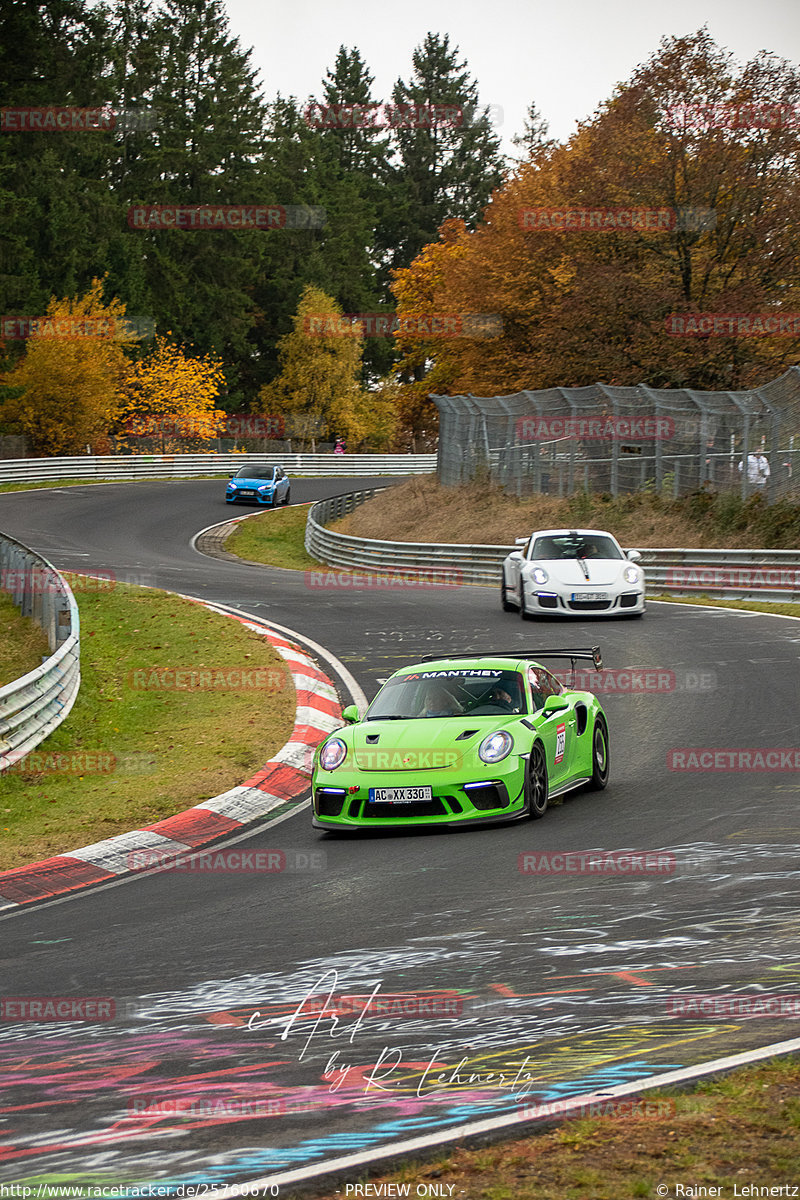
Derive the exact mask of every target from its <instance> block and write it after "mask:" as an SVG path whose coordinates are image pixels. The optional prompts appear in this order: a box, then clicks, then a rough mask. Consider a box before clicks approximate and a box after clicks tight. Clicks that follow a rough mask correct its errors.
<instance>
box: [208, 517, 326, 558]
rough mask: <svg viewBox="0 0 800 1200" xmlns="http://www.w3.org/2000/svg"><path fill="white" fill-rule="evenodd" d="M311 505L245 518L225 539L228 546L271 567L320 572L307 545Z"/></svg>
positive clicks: (230, 549) (229, 551) (231, 550)
mask: <svg viewBox="0 0 800 1200" xmlns="http://www.w3.org/2000/svg"><path fill="white" fill-rule="evenodd" d="M231 507H233V506H231ZM308 508H309V506H308V505H307V504H302V505H296V506H294V507H289V508H276V509H274V510H272V509H271V510H270V511H269V512H264V513H259V515H258V516H257V517H251V518H250V519H249V520H247V521H242V522H241V523H240V524H239V525H237V527H236V529H235V530H234V532H233V533H232V534H231V536H230V537H229V538H228V539H227V541H226V542H225V549H226V550H227V551H228V553H229V554H236V555H238V557H239V558H247V559H249V560H250V561H251V562H257V563H263V564H264V565H265V566H267V567H287V568H290V569H292V570H295V571H309V570H315V571H318V570H319V563H318V562H317V560H316V559H315V558H312V557H311V556H310V555H309V554H307V553H306V548H305V545H304V539H305V532H306V519H307V518H308Z"/></svg>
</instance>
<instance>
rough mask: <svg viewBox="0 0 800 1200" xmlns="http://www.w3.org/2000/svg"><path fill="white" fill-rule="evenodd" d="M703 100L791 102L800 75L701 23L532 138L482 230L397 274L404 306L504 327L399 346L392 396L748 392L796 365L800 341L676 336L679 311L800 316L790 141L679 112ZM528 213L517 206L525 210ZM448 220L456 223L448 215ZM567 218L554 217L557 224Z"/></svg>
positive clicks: (793, 141) (797, 200)
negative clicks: (603, 390)
mask: <svg viewBox="0 0 800 1200" xmlns="http://www.w3.org/2000/svg"><path fill="white" fill-rule="evenodd" d="M700 101H703V102H709V101H710V102H712V103H714V104H716V105H724V106H725V107H724V108H718V109H717V110H716V112H717V113H731V112H736V111H739V110H740V109H741V111H742V112H744V111H745V108H744V107H743V106H746V105H748V104H756V106H761V108H762V110H763V109H764V107H765V106H768V105H770V104H772V105H776V106H777V105H781V104H782V105H783V106H784V108H785V109H789V110H791V111H794V112H796V111H797V105H798V102H800V72H799V71H798V70H797V69H796V68H794V67H792V66H791V65H790V64H788V63H785V62H782V61H781V60H778V59H775V58H774V57H772V56H770V55H766V54H761V55H759V56H758V57H757V58H756V59H754V60H753V61H752V62H750V63H748V64H746V65H745V66H744V67H743V68H740V69H739V68H737V67H736V65H735V64H734V63H733V62H732V59H731V56H730V55H728V54H727V53H726V52H724V51H723V50H721V49H720V48H719V47H717V46H716V45H715V44H714V43H713V41H712V39H711V38H710V37H709V36H708V34H707V33H706V32H705V31H704V30H701V31H700V32H698V33H696V34H694V35H692V36H689V37H682V38H672V39H665V40H664V41H663V42H662V45H661V47H660V50H659V52H658V53H657V54H656V55H655V56H653V58H652V59H651V60H650V61H649V62H648V63H646V64H644V65H643V66H641V67H639V68H638V69H637V70H636V72H635V73H634V75H633V77H632V79H631V80H630V81H629V82H628V83H627V84H625V85H621V86H620V87H619V88H618V89H617V92H616V94H615V95H614V96H613V97H612V99H611V100H609V101H608V102H607V103H606V104H605V105H603V106H602V108H601V109H600V111H599V112H598V113H597V114H596V115H595V116H594V117H593V118H592V119H591V120H590V121H588V122H586V123H585V124H584V125H582V126H581V127H580V128H579V129H578V131H577V133H576V134H575V135H574V136H573V137H572V138H571V139H570V141H569V142H568V143H567V144H565V145H561V146H554V145H552V144H543V145H541V146H538V147H534V148H533V150H532V154H531V157H530V159H529V160H528V161H527V162H525V163H523V164H522V165H521V166H520V167H519V169H518V170H517V171H516V172H515V173H514V174H513V175H512V176H511V177H510V178H509V179H508V180H507V181H506V182H505V184H504V185H503V186H502V187H501V188H499V189H498V190H497V191H496V192H495V193H494V195H493V196H492V199H491V201H490V203H489V205H488V206H487V208H486V210H485V212H484V214H483V219H482V221H481V223H480V224H479V226H478V228H477V229H476V230H475V231H474V232H472V233H470V232H467V231H466V230H463V229H462V230H455V231H454V230H453V229H452V228H451V227H449V226H443V228H442V241H441V242H440V243H438V244H436V245H435V246H427V247H425V249H424V250H423V251H422V252H421V254H420V255H419V256H418V257H417V258H416V259H415V260H414V262H413V263H412V264H411V266H410V267H409V268H408V270H407V271H401V272H398V273H397V276H396V278H395V282H394V284H393V290H394V293H395V295H396V297H397V299H398V306H399V312H400V313H401V315H402V314H403V313H404V312H406V311H408V312H413V311H415V310H416V307H417V306H418V305H419V304H420V303H421V302H422V301H423V298H424V303H425V304H427V305H429V306H430V311H434V312H482V313H491V314H497V316H498V317H499V318H500V319H501V320H502V329H503V334H502V337H495V338H489V339H486V340H483V341H481V340H476V339H469V338H458V339H452V340H449V341H441V342H439V343H438V344H435V343H432V342H428V343H427V344H425V345H424V346H423V345H418V346H417V347H416V348H413V352H412V348H409V351H408V353H407V354H406V356H405V358H404V361H403V364H402V365H403V367H404V368H405V369H406V371H407V378H408V380H409V382H407V383H405V384H404V385H403V386H402V387H401V389H400V390H401V392H402V393H404V394H405V396H406V397H407V399H405V400H401V406H403V405H405V406H407V408H408V409H409V410H410V411H411V412H412V413H413V410H414V406H415V405H416V404H417V403H418V401H419V397H420V396H422V395H424V394H426V393H427V392H437V391H442V390H443V389H444V387H445V386H446V387H447V389H448V390H449V391H450V392H451V393H455V392H461V393H468V392H472V393H473V394H476V395H487V394H488V395H491V394H493V393H509V392H514V391H518V390H520V389H522V388H542V387H560V386H571V385H583V384H588V383H592V382H595V381H598V380H600V381H605V382H608V383H616V384H633V383H639V382H647V383H650V384H651V385H653V386H661V387H680V386H687V387H698V388H731V387H746V386H749V385H751V384H754V383H761V382H764V380H765V379H767V378H770V377H772V376H773V375H775V374H778V373H780V371H781V370H783V369H785V367H786V366H787V365H789V364H790V363H792V362H795V361H796V358H797V351H796V344H795V341H794V339H792V338H789V337H782V336H772V337H770V336H764V337H749V338H742V337H733V336H730V337H724V336H713V337H711V336H703V337H674V336H670V334H669V333H668V332H667V317H668V316H669V314H672V313H687V312H705V313H709V312H714V313H754V312H775V311H783V312H790V311H791V312H797V311H798V310H800V257H798V254H797V231H796V230H797V226H796V214H797V212H798V211H800V172H798V169H797V168H798V166H799V165H800V151H799V150H798V139H797V132H796V129H794V128H792V127H791V123H789V122H786V123H784V124H782V125H781V124H780V123H778V122H773V124H772V127H767V126H766V124H765V123H762V125H760V126H759V125H758V124H757V123H753V122H750V124H749V125H748V124H747V123H746V122H744V121H743V120H739V121H738V122H737V121H731V120H728V121H727V123H726V122H725V121H724V120H719V119H717V120H715V119H713V115H712V117H711V119H709V120H707V121H705V123H704V122H703V121H700V122H698V121H697V120H683V119H682V118H681V115H680V114H681V112H682V111H683V110H682V106H686V105H696V104H698V103H699V102H700ZM536 209H539V210H555V211H557V212H561V213H565V212H568V211H572V212H573V213H577V214H580V213H581V212H592V211H594V212H596V211H601V212H610V213H612V214H613V213H618V212H620V211H621V210H626V211H629V210H638V212H640V213H641V212H642V211H645V212H658V211H665V210H668V211H669V213H670V214H672V215H671V218H670V221H669V223H668V224H666V225H664V226H663V227H661V228H658V227H656V228H647V227H644V226H642V225H639V226H637V227H635V226H634V225H629V226H625V225H623V224H617V223H616V221H615V219H614V218H613V217H612V219H611V220H610V221H609V223H608V224H607V225H606V226H605V228H599V227H592V226H591V225H590V224H589V223H588V221H585V222H584V227H583V228H581V227H580V216H578V217H577V218H575V220H574V225H573V228H563V227H559V221H558V220H556V219H554V220H552V221H549V222H548V220H547V218H543V219H542V221H541V222H540V223H538V224H537V222H536V221H533V220H531V219H530V213H531V210H536ZM526 214H528V215H526ZM451 225H452V223H451ZM562 225H563V223H562Z"/></svg>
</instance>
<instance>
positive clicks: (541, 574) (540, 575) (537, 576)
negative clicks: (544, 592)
mask: <svg viewBox="0 0 800 1200" xmlns="http://www.w3.org/2000/svg"><path fill="white" fill-rule="evenodd" d="M549 578H550V576H549V575H548V574H547V571H545V569H544V567H534V568H533V570H532V571H531V579H532V580H533V582H534V583H547V581H548V579H549Z"/></svg>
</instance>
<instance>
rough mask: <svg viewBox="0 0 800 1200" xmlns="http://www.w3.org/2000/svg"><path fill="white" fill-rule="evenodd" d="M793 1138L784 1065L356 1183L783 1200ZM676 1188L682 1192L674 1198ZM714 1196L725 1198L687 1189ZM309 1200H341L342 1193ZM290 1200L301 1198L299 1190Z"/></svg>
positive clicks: (627, 1197)
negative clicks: (769, 1195)
mask: <svg viewBox="0 0 800 1200" xmlns="http://www.w3.org/2000/svg"><path fill="white" fill-rule="evenodd" d="M637 1109H638V1114H637ZM798 1134H800V1060H798V1059H796V1058H794V1059H782V1060H775V1061H773V1062H770V1063H766V1064H763V1065H760V1066H756V1067H749V1068H747V1069H746V1070H742V1071H737V1072H735V1073H732V1074H730V1075H726V1076H724V1077H723V1078H722V1079H719V1080H717V1081H715V1082H709V1083H704V1084H701V1085H700V1086H699V1087H698V1088H697V1089H696V1090H695V1091H693V1092H691V1093H686V1092H683V1093H680V1094H670V1093H667V1092H658V1093H653V1092H650V1093H647V1095H646V1096H645V1097H642V1099H641V1100H640V1102H639V1104H638V1105H637V1104H636V1102H635V1101H633V1102H631V1105H630V1107H627V1108H625V1107H623V1108H622V1109H621V1110H620V1112H619V1113H618V1114H616V1115H613V1114H612V1115H608V1116H605V1115H602V1116H598V1117H590V1118H588V1119H575V1120H568V1121H564V1122H563V1123H562V1124H560V1125H559V1127H558V1128H557V1129H553V1130H550V1131H546V1132H541V1133H530V1134H528V1135H527V1136H525V1137H523V1138H519V1137H518V1138H515V1139H513V1140H509V1141H507V1142H504V1143H502V1144H500V1145H493V1146H491V1147H489V1148H486V1147H484V1148H482V1149H476V1150H467V1149H464V1148H462V1147H458V1148H455V1149H453V1150H451V1151H449V1152H448V1153H447V1154H446V1155H442V1156H441V1157H440V1158H439V1159H438V1160H436V1161H429V1162H419V1161H414V1160H408V1161H406V1162H405V1163H404V1164H402V1165H401V1166H400V1167H398V1168H397V1169H396V1170H395V1171H393V1172H391V1173H386V1174H384V1173H379V1171H378V1170H376V1171H375V1172H369V1173H366V1172H364V1173H362V1174H360V1175H359V1177H358V1182H359V1183H366V1182H367V1181H369V1182H370V1184H371V1185H372V1194H374V1195H377V1194H380V1193H379V1191H378V1187H379V1185H381V1184H389V1185H392V1184H393V1185H395V1187H394V1188H391V1191H392V1192H394V1193H395V1194H397V1192H396V1187H397V1185H401V1184H404V1183H408V1184H410V1185H411V1186H410V1194H411V1195H414V1194H415V1193H416V1190H417V1187H419V1186H420V1185H427V1187H425V1188H424V1189H423V1190H425V1191H428V1190H432V1187H433V1184H434V1183H436V1184H438V1185H439V1187H440V1188H441V1194H443V1195H452V1196H454V1197H459V1196H461V1197H468V1200H565V1198H569V1200H636V1198H637V1197H640V1196H641V1197H650V1198H651V1200H653V1198H654V1197H655V1196H656V1195H657V1192H656V1189H657V1188H659V1187H660V1188H662V1189H665V1190H662V1191H661V1192H660V1194H661V1195H662V1196H667V1197H671V1198H673V1200H674V1197H675V1196H676V1194H677V1195H681V1194H684V1195H689V1196H691V1195H696V1196H709V1195H716V1196H721V1197H723V1200H724V1198H725V1197H733V1196H735V1195H739V1196H743V1195H748V1194H749V1193H748V1192H747V1191H744V1190H743V1188H744V1185H751V1184H752V1185H757V1186H758V1187H761V1188H768V1187H770V1186H771V1187H777V1186H780V1185H783V1186H784V1191H783V1193H782V1194H783V1195H786V1191H785V1187H786V1184H787V1183H789V1184H790V1185H792V1183H793V1182H794V1181H795V1180H796V1179H797V1178H798V1176H799V1175H800V1136H798ZM349 1182H356V1177H355V1176H353V1178H352V1180H349ZM676 1184H680V1185H682V1187H683V1188H684V1189H685V1191H684V1192H683V1193H681V1192H676ZM734 1185H736V1187H735V1186H734ZM450 1188H452V1191H450V1190H449V1189H450ZM712 1188H719V1189H721V1190H719V1191H717V1192H714V1191H711V1190H696V1191H694V1190H689V1189H712ZM737 1188H738V1190H737ZM282 1194H283V1193H282ZM387 1194H390V1192H387ZM420 1194H421V1193H420ZM753 1194H758V1195H761V1194H766V1192H764V1193H762V1192H757V1193H756V1192H754V1193H753ZM776 1194H777V1192H776ZM315 1195H316V1196H317V1197H319V1198H320V1200H341V1190H340V1191H339V1192H335V1191H334V1190H333V1189H330V1190H328V1191H316V1192H315ZM286 1200H297V1197H296V1193H291V1192H290V1193H288V1194H287V1197H286Z"/></svg>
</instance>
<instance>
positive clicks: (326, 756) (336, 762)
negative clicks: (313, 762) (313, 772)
mask: <svg viewBox="0 0 800 1200" xmlns="http://www.w3.org/2000/svg"><path fill="white" fill-rule="evenodd" d="M346 758H347V746H346V745H345V744H344V742H343V741H342V739H341V738H336V737H335V738H330V739H329V740H328V741H327V742H326V743H325V745H324V746H323V747H322V749H321V750H320V752H319V765H320V766H321V767H322V768H323V769H324V770H326V771H335V770H336V768H337V767H340V766H341V765H342V763H343V762H344V760H345V759H346Z"/></svg>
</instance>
